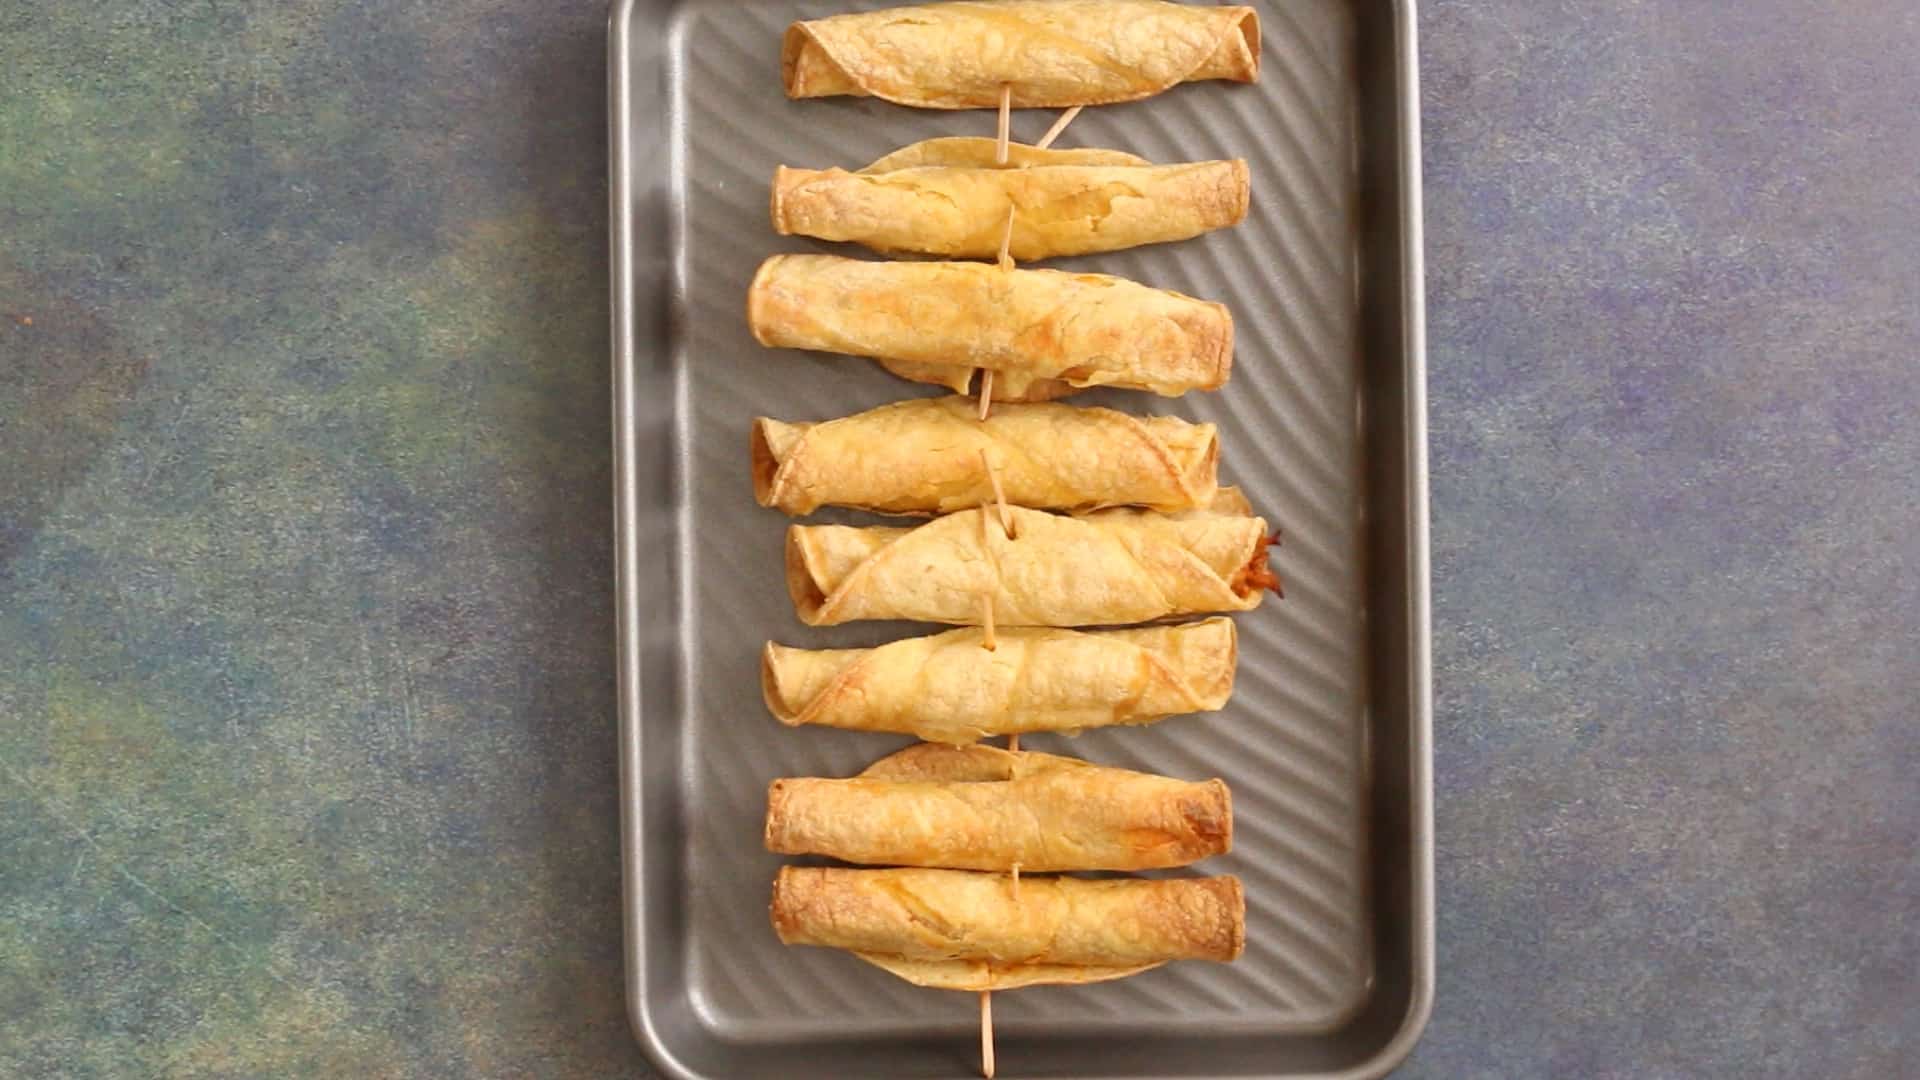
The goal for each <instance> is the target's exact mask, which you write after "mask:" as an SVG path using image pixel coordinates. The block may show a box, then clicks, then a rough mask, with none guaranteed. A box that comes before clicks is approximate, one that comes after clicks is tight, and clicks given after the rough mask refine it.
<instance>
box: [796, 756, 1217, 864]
mask: <svg viewBox="0 0 1920 1080" xmlns="http://www.w3.org/2000/svg"><path fill="white" fill-rule="evenodd" d="M765 839H766V845H767V850H768V851H772V852H776V853H778V854H782V855H826V856H830V857H832V858H835V859H839V860H841V861H843V862H851V863H861V864H864V865H868V866H929V867H945V868H949V869H957V870H1014V869H1019V870H1023V871H1038V872H1047V871H1059V870H1159V869H1166V868H1168V867H1174V866H1186V865H1188V864H1190V863H1194V862H1198V861H1200V860H1201V859H1205V858H1208V857H1210V856H1213V855H1218V854H1222V853H1224V852H1226V851H1228V850H1230V849H1231V848H1232V846H1233V805H1232V801H1231V798H1230V796H1229V795H1228V792H1227V785H1226V784H1225V783H1224V782H1223V781H1220V780H1207V781H1201V782H1191V781H1185V780H1175V779H1172V778H1170V777H1165V776H1155V775H1153V774H1151V773H1142V772H1134V771H1132V770H1129V769H1115V768H1108V767H1106V766H1101V765H1093V764H1089V763H1087V762H1085V761H1081V760H1079V759H1077V758H1070V757H1061V756H1058V755H1054V754H1041V753H1035V752H1032V751H1008V750H1001V749H997V748H995V747H989V746H965V747H961V746H942V745H937V744H932V743H922V744H920V745H918V746H913V747H909V748H907V749H905V750H902V751H900V752H899V753H896V754H893V755H891V756H890V757H888V758H885V759H883V760H882V761H881V762H879V763H877V764H876V765H875V766H874V767H873V768H870V769H868V770H867V771H866V772H864V773H862V774H861V775H860V776H858V777H855V778H852V779H848V780H837V779H826V778H819V777H797V778H787V779H781V780H775V781H774V782H773V784H772V785H771V786H770V787H769V788H768V789H767V819H766V833H765Z"/></svg>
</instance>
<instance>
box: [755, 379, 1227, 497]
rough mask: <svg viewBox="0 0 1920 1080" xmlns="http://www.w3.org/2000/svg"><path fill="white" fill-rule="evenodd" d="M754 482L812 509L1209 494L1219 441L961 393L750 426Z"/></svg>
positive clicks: (1147, 420)
mask: <svg viewBox="0 0 1920 1080" xmlns="http://www.w3.org/2000/svg"><path fill="white" fill-rule="evenodd" d="M752 454H753V493H754V497H755V498H756V499H758V500H759V501H760V505H762V506H772V507H776V508H778V509H780V510H783V511H785V512H786V513H789V514H795V515H799V514H810V513H812V512H813V511H815V510H817V509H819V508H820V507H822V506H849V507H854V508H857V509H862V510H873V511H876V512H879V513H883V514H944V513H951V512H953V511H955V510H965V509H968V508H970V507H975V506H982V505H985V504H987V503H990V502H993V501H994V499H995V496H994V490H993V484H992V482H991V480H990V479H989V477H988V473H987V467H986V465H985V464H984V463H983V459H982V455H983V454H984V455H985V461H989V462H991V463H992V465H993V468H994V470H995V471H996V472H997V473H998V474H999V478H1000V484H1001V489H1002V491H1003V492H1004V494H1005V496H1006V498H1007V501H1008V502H1011V503H1013V504H1014V505H1017V506H1026V507H1032V508H1037V509H1048V510H1095V509H1099V508H1101V507H1107V506H1129V505H1132V506H1145V507H1150V508H1153V509H1156V510H1175V511H1177V510H1191V509H1194V508H1196V507H1203V506H1207V505H1208V504H1210V503H1211V502H1212V501H1213V498H1214V494H1215V492H1216V491H1217V490H1218V488H1217V487H1216V477H1217V475H1218V466H1219V457H1220V442H1219V439H1218V437H1217V435H1216V432H1215V430H1214V426H1213V425H1212V424H1194V423H1189V422H1188V421H1185V420H1181V419H1179V418H1177V417H1172V416H1152V417H1136V416H1129V415H1127V414H1126V413H1122V412H1116V411H1115V410H1113V409H1097V408H1096V409H1088V408H1074V407H1072V406H1068V405H1042V404H1028V405H1022V404H1007V405H1001V406H999V407H998V408H996V409H994V410H993V412H992V414H991V415H990V416H988V417H987V419H986V420H981V419H980V418H979V409H978V403H977V402H975V401H974V400H972V399H971V398H962V397H947V398H921V399H918V400H913V401H900V402H895V403H894V404H891V405H883V406H881V407H880V408H877V409H870V410H868V411H866V412H863V413H859V414H857V415H854V416H848V417H843V418H841V419H839V420H829V421H825V422H823V423H817V424H791V423H784V422H782V421H779V420H771V419H768V418H766V417H761V418H759V419H758V420H756V421H755V422H754V425H753V442H752Z"/></svg>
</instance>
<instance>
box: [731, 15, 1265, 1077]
mask: <svg viewBox="0 0 1920 1080" xmlns="http://www.w3.org/2000/svg"><path fill="white" fill-rule="evenodd" d="M976 39H977V40H976ZM973 44H977V46H978V47H972V45H973ZM1258 60H1259V35H1258V22H1257V19H1256V18H1255V17H1254V15H1253V13H1252V11H1251V9H1247V8H1197V7H1184V6H1181V5H1175V4H1165V3H1157V2H1152V0H1005V2H1000V3H992V4H936V5H930V6H925V7H920V8H913V9H895V10H894V11H891V12H876V13H869V14H866V15H853V16H839V17H835V18H832V19H826V20H818V21H815V22H810V23H801V24H796V25H795V26H794V27H793V28H792V29H791V30H790V31H789V32H788V35H787V42H786V48H785V54H784V56H783V76H784V78H785V80H786V84H787V90H788V93H789V94H790V95H791V96H795V97H804V96H819V95H824V94H865V95H872V96H876V97H881V98H884V99H887V100H891V101H896V102H900V103H903V104H913V105H921V106H927V107H937V108H966V107H977V106H982V105H991V104H993V103H994V99H996V98H997V99H998V100H1000V101H1001V102H1003V103H1009V102H1010V103H1012V104H1014V105H1016V106H1027V105H1042V104H1076V105H1077V104H1098V103H1103V102H1110V101H1119V100H1129V99H1132V98H1137V97H1144V96H1147V95H1149V94H1152V93H1155V92H1158V91H1159V90H1161V89H1165V88H1166V87H1167V86H1170V85H1172V84H1174V83H1177V82H1181V81H1187V80H1195V79H1210V78H1222V79H1233V80H1239V81H1251V80H1252V79H1253V78H1254V76H1255V74H1256V73H1257V70H1258ZM1004 121H1005V117H1004V115H1003V129H1002V130H1003V132H1004V130H1005V128H1004ZM993 147H994V144H993V143H992V142H990V141H988V140H931V141H929V142H926V143H921V144H916V145H915V146H913V147H909V148H906V149H905V150H902V151H899V152H896V153H895V154H891V155H888V156H887V157H884V158H882V159H881V160H880V161H877V162H874V163H873V164H872V165H869V166H867V167H865V168H862V169H859V170H857V171H851V172H850V171H845V170H841V169H825V170H811V169H807V170H803V169H789V168H785V167H782V168H781V169H780V170H778V171H777V173H776V175H775V178H774V184H773V192H772V199H771V214H772V217H773V221H774V226H775V228H776V230H777V231H779V232H781V233H783V234H787V233H794V234H800V235H807V236H813V237H817V238H820V239H827V240H839V241H853V242H857V243H861V244H864V245H866V246H868V247H870V248H872V249H874V250H877V251H881V252H886V253H911V254H925V255H934V256H939V257H942V258H948V259H952V258H987V257H991V256H993V255H994V254H995V253H996V251H997V252H998V253H999V254H1000V255H1001V258H1002V261H1003V264H1004V263H1005V262H1006V261H1007V260H1008V259H1009V258H1013V259H1021V260H1033V259H1042V258H1049V257H1053V256H1057V255H1073V254H1086V253H1092V252H1099V251H1110V250H1117V249H1119V248H1124V247H1130V246H1134V245H1137V244H1143V243H1157V242H1165V241H1172V240H1179V239H1185V238H1188V237H1191V236H1196V235H1199V234H1200V233H1202V232H1206V231H1208V230H1211V229H1216V228H1221V227H1224V226H1227V225H1231V224H1234V223H1236V222H1238V221H1239V220H1240V219H1241V217H1242V216H1243V215H1244V214H1245V211H1246V206H1247V201H1248V190H1249V185H1248V178H1247V172H1246V167H1245V164H1244V163H1243V162H1238V161H1218V162H1197V163H1191V164H1186V165H1154V164H1151V163H1149V162H1146V161H1144V160H1142V159H1139V158H1137V157H1134V156H1132V155H1126V154H1121V153H1118V152H1113V151H1098V150H1096V151H1048V150H1042V149H1038V148H1027V147H1013V148H1012V152H1011V153H1008V152H1007V148H1006V147H1005V146H1004V143H1003V144H1002V146H1001V147H999V148H998V149H999V150H1000V153H999V154H997V155H995V156H996V157H997V158H998V160H997V161H996V160H995V159H994V158H992V157H988V156H987V154H988V152H989V150H990V148H993ZM1002 163H1004V164H1002ZM748 320H749V323H750V326H751V328H752V331H753V333H754V335H755V337H756V338H757V339H758V340H759V341H760V342H762V343H763V344H766V345H769V346H781V347H791V348H800V349H814V350H821V351H832V352H841V353H848V354H852V355H857V356H866V357H870V358H872V359H875V360H877V361H878V362H879V363H881V364H882V365H883V366H884V367H886V368H887V369H888V370H890V371H893V372H894V373H895V374H898V375H901V376H903V377H906V378H909V379H914V380H918V381H923V382H931V383H936V384H939V385H943V386H946V387H949V388H950V389H953V390H955V391H957V392H962V393H964V392H966V391H968V389H969V388H970V387H971V385H972V380H973V378H974V375H975V372H976V371H980V372H985V373H986V375H985V376H983V377H982V379H983V385H982V388H981V394H982V396H983V397H989V396H990V397H992V398H993V399H995V400H1002V401H1043V400H1045V399H1048V398H1051V397H1056V396H1059V395H1060V394H1063V393H1068V392H1071V391H1072V390H1075V389H1080V388H1085V387H1093V386H1117V387H1127V388H1136V389H1143V390H1149V391H1152V392H1155V393H1159V394H1162V395H1168V396H1173V395H1178V394H1182V393H1184V392H1186V391H1188V390H1192V389H1216V388H1218V387H1219V386H1221V385H1222V384H1223V383H1224V382H1225V381H1226V379H1227V377H1228V375H1229V373H1230V371H1231V361H1232V352H1233V323H1232V319H1231V316H1230V315H1229V314H1228V312H1227V310H1226V309H1225V308H1224V307H1223V306H1221V305H1218V304H1212V303H1209V302H1206V301H1202V300H1196V299H1194V298H1191V297H1187V296H1183V295H1180V294H1178V293H1173V292H1169V291H1166V290H1160V289H1154V288H1150V287H1148V286H1145V285H1141V284H1138V283H1135V282H1131V281H1126V280H1124V279H1121V278H1114V277H1109V276H1105V275H1096V274H1067V273H1060V272H1056V271H1026V270H1013V269H1012V268H1011V267H1010V266H1007V265H1002V266H1000V267H994V266H991V265H987V264H981V263H966V262H923V263H913V262H883V263H872V262H861V261H857V260H851V259H841V258H837V257H831V256H807V255H802V256H775V257H773V258H771V259H769V260H767V262H766V263H765V264H763V266H762V267H761V269H760V272H759V273H758V274H757V275H756V276H755V279H754V282H753V284H752V286H751V288H750V289H749V297H748ZM970 408H971V405H970V403H968V402H965V401H962V400H959V399H948V400H943V401H929V402H911V403H902V404H900V405H896V406H892V407H889V408H886V409H880V410H874V411H873V412H870V413H867V414H862V415H861V416H859V417H850V418H847V419H845V420H840V421H831V422H828V423H824V424H818V425H795V424H783V423H780V422H778V421H772V420H766V419H762V420H760V421H759V422H757V423H756V425H755V435H754V480H755V489H756V494H757V496H758V497H759V498H760V501H761V502H762V503H763V504H766V505H771V506H776V507H779V508H780V509H782V510H785V511H787V512H788V513H795V514H802V513H807V512H810V511H811V510H813V509H816V508H818V507H820V506H823V505H842V506H853V507H857V508H860V509H866V510H872V511H877V512H882V513H896V514H914V515H924V514H943V515H946V516H943V517H937V518H935V519H934V520H932V521H929V522H927V523H926V524H923V525H919V526H917V527H913V528H865V529H858V528H847V527H842V526H802V525H795V526H792V527H791V528H790V529H789V532H788V539H787V558H786V564H787V579H788V586H789V591H790V593H791V595H792V598H793V601H794V604H795V608H796V611H797V612H798V613H799V615H800V617H801V618H802V620H803V621H805V622H807V623H808V624H809V625H829V624H833V623H839V622H846V621H851V620H855V619H889V618H906V619H917V620H921V621H931V622H944V623H953V624H961V625H971V624H981V623H984V628H983V629H982V630H971V629H963V630H955V631H949V632H947V633H944V634H937V635H934V636H931V637H924V638H916V639H909V640H905V641H897V642H893V643H891V644H889V645H885V646H881V647H880V648H877V649H870V650H830V651H807V650H798V649H790V648H786V647H784V646H779V645H775V644H771V643H770V644H769V645H768V647H767V650H766V654H765V657H764V660H763V686H764V689H765V692H766V698H767V702H768V705H769V707H770V708H772V709H773V711H774V712H775V714H776V715H777V716H779V717H780V718H781V719H782V720H783V721H784V722H788V723H795V724H801V723H817V724H825V725H830V726H839V727H849V728H867V729H873V730H898V731H907V732H911V733H915V734H919V735H921V736H923V737H925V738H929V739H933V740H937V741H939V742H942V743H966V742H971V741H972V740H974V739H977V738H980V737H982V736H984V735H989V734H1002V733H1006V734H1016V733H1018V732H1022V731H1043V730H1056V731H1057V730H1075V729H1078V728H1081V727H1091V726H1099V725H1102V724H1110V723H1144V722H1149V721H1151V720H1154V719H1158V718H1159V717H1161V716H1165V715H1171V714H1173V713H1177V712H1187V711H1198V710H1204V709H1211V708H1218V707H1220V705H1221V704H1222V703H1224V701H1225V699H1226V696H1227V694H1228V693H1230V691H1231V687H1232V680H1233V668H1234V661H1235V637H1234V631H1233V626H1232V623H1231V622H1230V621H1228V620H1225V619H1210V620H1207V621H1205V622H1202V623H1197V624H1191V625H1188V626H1177V627H1173V626H1159V627H1148V628H1144V629H1133V630H1110V631H1084V630H1076V629H1069V628H1072V627H1088V626H1113V625H1120V624H1127V623H1140V622H1151V621H1155V620H1160V619H1165V618H1169V617H1175V616H1182V615H1189V614H1199V613H1212V612H1231V611H1242V610H1248V609H1251V608H1252V607H1254V606H1256V605H1257V604H1258V603H1259V600H1260V593H1261V591H1262V589H1263V588H1265V587H1275V588H1276V591H1277V585H1278V581H1277V578H1275V577H1274V575H1273V574H1272V572H1271V571H1270V570H1269V569H1268V567H1267V547H1268V544H1269V543H1270V542H1271V541H1270V540H1269V539H1268V537H1267V530H1266V524H1265V522H1264V521H1262V520H1261V519H1259V518H1257V517H1254V516H1253V515H1252V514H1251V512H1250V510H1249V508H1248V507H1247V506H1246V504H1245V501H1244V500H1243V499H1241V498H1239V496H1238V493H1237V492H1235V491H1232V490H1231V489H1226V490H1222V489H1220V488H1219V487H1218V485H1217V479H1216V467H1217V457H1218V450H1217V445H1216V440H1215V437H1214V433H1213V431H1212V429H1211V427H1210V426H1207V425H1192V424H1186V423H1184V422H1181V421H1177V420H1170V419H1156V420H1136V419H1134V418H1131V417H1127V416H1124V415H1123V414H1119V413H1114V412H1111V411H1109V410H1081V409H1069V408H1066V407H1064V406H1050V405H1035V406H1030V407H1026V408H1019V409H1015V408H1012V407H1009V406H1003V407H1002V412H1001V415H1000V416H997V417H994V418H992V419H982V420H973V419H972V418H971V417H970V416H969V415H968V414H969V411H970ZM994 502H998V503H999V506H998V512H997V513H996V512H994V511H993V510H992V509H990V508H989V504H990V503H994ZM1009 504H1011V505H1009ZM1048 511H1061V512H1062V513H1051V512H1048ZM996 623H997V624H1000V625H1005V626H1010V627H1033V628H1034V629H1014V630H1009V631H1006V632H1004V633H1001V634H998V635H996V634H995V630H994V627H995V625H996ZM996 636H997V640H996ZM983 645H985V646H986V649H983V648H982V646H983ZM987 649H991V650H992V651H991V652H989V651H987ZM766 842H767V846H768V847H769V848H770V849H771V850H774V851H776V852H782V853H788V854H805V855H824V856H829V857H833V858H838V859H841V860H843V861H846V862H851V863H855V864H858V865H861V866H889V867H896V869H886V870H872V869H826V868H793V867H788V868H786V869H784V870H782V872H781V874H780V876H779V878H778V880H777V882H776V885H775V892H774V901H773V909H772V915H773V922H774V925H775V928H776V930H777V931H778V932H779V934H780V937H781V938H782V940H784V941H787V942H789V943H795V944H816V945H827V946H833V947H838V948H844V949H849V950H852V951H854V952H856V953H858V954H859V955H861V956H862V957H863V958H865V959H868V960H869V961H871V962H874V963H876V964H879V965H881V966H882V967H885V968H887V969H888V970H890V971H892V972H894V973H895V974H897V975H900V976H901V977H903V978H907V979H909V980H911V981H914V982H917V983H920V984H922V985H929V986H941V987H947V988H954V989H974V990H989V989H1006V988H1010V987H1013V986H1021V985H1032V984H1035V983H1043V982H1085V981H1097V980H1099V979H1105V978H1114V977H1118V976H1121V975H1126V974H1132V973H1133V972H1136V971H1139V970H1144V969H1145V968H1147V967H1151V966H1154V965H1156V964H1158V963H1161V962H1164V961H1166V960H1170V959H1179V958H1189V957H1193V958H1206V959H1216V960H1228V959H1232V958H1234V957H1235V956H1237V955H1238V954H1239V952H1240V949H1241V947H1242V944H1243V942H1244V938H1245V921H1244V920H1245V914H1244V911H1245V904H1244V898H1243V896H1242V894H1241V890H1240V885H1239V882H1238V881H1237V880H1235V879H1233V878H1231V877H1219V878H1203V879H1186V880H1178V881H1143V880H1127V881H1085V880H1080V879H1074V878H1038V879H1035V878H1027V879H1025V880H1024V882H1023V880H1022V879H1021V878H1020V876H1019V875H1020V872H1021V871H1022V870H1023V869H1024V870H1027V871H1043V872H1044V871H1075V870H1138V869H1153V868H1165V867H1173V866H1184V865H1187V864H1189V863H1191V862H1194V861H1196V860H1198V859H1202V858H1206V857H1208V856H1210V855H1214V854H1218V853H1221V852H1224V851H1226V850H1227V849H1228V848H1229V847H1230V845H1231V808H1230V803H1229V796H1228V793H1227V791H1226V787H1225V785H1224V784H1222V783H1220V782H1219V781H1217V780H1215V781H1209V782H1205V783H1197V784H1196V783H1188V782H1184V781H1178V780H1172V779H1168V778H1165V777H1157V776H1151V775H1147V774H1142V773H1135V772H1129V771H1126V770H1119V769H1109V768H1102V767H1099V766H1094V765H1089V764H1087V763H1085V762H1080V761H1076V760H1074V759H1070V758H1062V757H1057V756H1053V755H1045V754H1033V753H1018V752H1010V751H1000V750H994V749H990V748H987V747H982V746H946V745H932V744H923V745H921V746H918V747H914V748H912V749H910V750H907V751H903V752H901V753H899V754H895V755H893V756H891V757H889V758H886V759H883V760H882V761H881V762H879V763H876V764H875V765H874V766H872V767H870V768H869V769H868V770H867V771H866V772H865V773H863V774H861V776H859V777H856V778H853V779H849V780H827V779H798V780H782V781H776V782H775V783H774V785H773V786H772V788H771V789H770V790H769V798H768V815H767V821H766ZM1009 871H1010V872H1011V873H1012V875H1013V876H1012V877H1011V878H1010V879H1009V878H1006V877H1002V876H1000V875H1001V874H1002V873H1004V872H1009ZM989 1074H990V1071H989Z"/></svg>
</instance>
